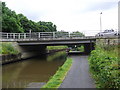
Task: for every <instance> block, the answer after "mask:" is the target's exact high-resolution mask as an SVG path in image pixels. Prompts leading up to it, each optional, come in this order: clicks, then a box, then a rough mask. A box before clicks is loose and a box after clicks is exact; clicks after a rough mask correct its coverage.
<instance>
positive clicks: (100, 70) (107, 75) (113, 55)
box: [89, 45, 120, 88]
mask: <svg viewBox="0 0 120 90" xmlns="http://www.w3.org/2000/svg"><path fill="white" fill-rule="evenodd" d="M116 48H117V46H111V47H110V46H107V45H104V46H97V47H96V50H94V51H92V52H91V56H90V57H89V64H90V71H91V73H92V75H93V77H94V79H95V80H96V85H97V87H98V88H120V65H119V64H118V62H120V59H119V58H118V55H117V49H118V48H117V49H116Z"/></svg>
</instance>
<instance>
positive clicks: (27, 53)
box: [20, 45, 46, 59]
mask: <svg viewBox="0 0 120 90" xmlns="http://www.w3.org/2000/svg"><path fill="white" fill-rule="evenodd" d="M20 51H21V53H22V57H21V58H23V59H25V58H30V57H35V56H39V55H42V54H46V46H44V45H22V46H20Z"/></svg>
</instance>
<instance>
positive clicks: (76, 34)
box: [70, 31, 85, 37]
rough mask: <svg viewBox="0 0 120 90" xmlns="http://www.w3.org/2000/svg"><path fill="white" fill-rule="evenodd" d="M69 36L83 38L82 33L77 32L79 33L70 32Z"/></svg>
mask: <svg viewBox="0 0 120 90" xmlns="http://www.w3.org/2000/svg"><path fill="white" fill-rule="evenodd" d="M70 34H71V35H73V37H74V35H75V36H77V37H83V36H85V35H84V34H83V33H81V32H79V31H75V32H72V33H70Z"/></svg>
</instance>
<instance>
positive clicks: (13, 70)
mask: <svg viewBox="0 0 120 90" xmlns="http://www.w3.org/2000/svg"><path fill="white" fill-rule="evenodd" d="M66 56H67V55H66V53H65V52H58V53H55V54H53V55H47V56H44V57H43V56H40V57H37V58H31V59H28V60H24V61H19V62H16V63H11V64H6V65H3V67H2V72H3V73H2V74H3V75H2V87H3V88H25V87H32V86H33V87H34V86H35V85H34V84H36V85H38V86H39V87H40V86H42V85H44V84H45V83H46V82H47V81H48V80H49V78H50V77H51V76H53V75H54V74H55V72H56V70H57V69H58V68H59V66H61V65H62V64H63V63H64V61H65V60H66ZM36 87H37V86H36Z"/></svg>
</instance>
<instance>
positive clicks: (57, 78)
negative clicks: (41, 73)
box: [42, 58, 72, 88]
mask: <svg viewBox="0 0 120 90" xmlns="http://www.w3.org/2000/svg"><path fill="white" fill-rule="evenodd" d="M71 65H72V59H71V58H67V60H66V61H65V63H64V64H63V65H62V66H61V67H59V69H58V71H57V72H56V73H55V74H54V76H53V77H52V78H51V79H50V80H49V81H48V82H47V84H45V85H44V86H43V87H42V88H58V87H59V86H60V85H61V83H62V81H63V80H64V78H65V76H66V74H67V72H68V71H69V69H70V67H71Z"/></svg>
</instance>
